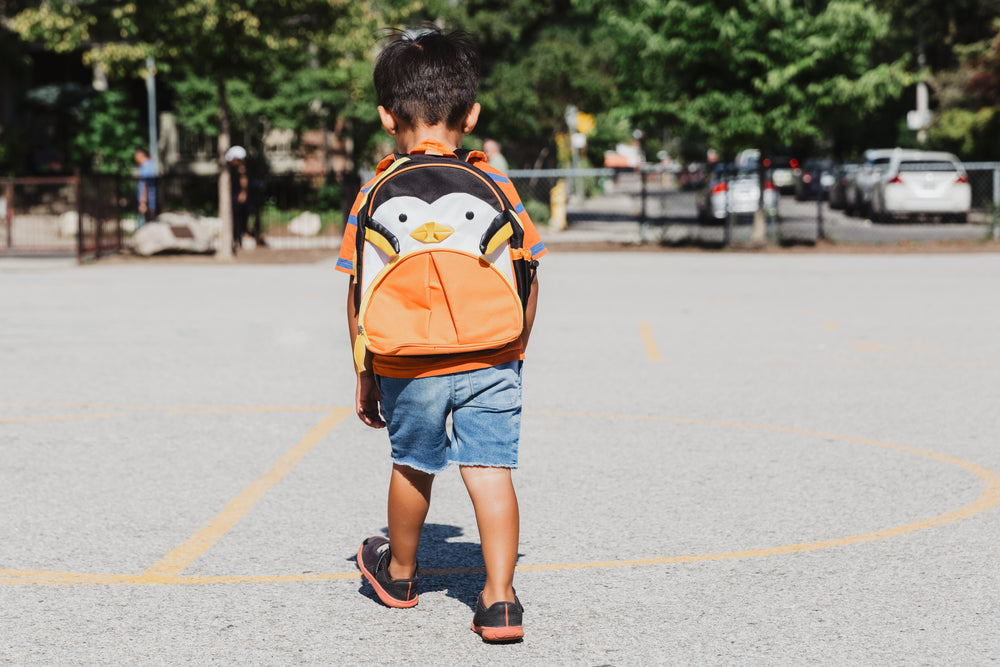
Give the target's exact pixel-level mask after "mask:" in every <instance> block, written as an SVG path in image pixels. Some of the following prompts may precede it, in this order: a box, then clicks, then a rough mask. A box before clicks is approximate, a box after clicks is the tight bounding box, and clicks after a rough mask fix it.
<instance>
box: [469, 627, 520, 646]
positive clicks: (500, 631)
mask: <svg viewBox="0 0 1000 667" xmlns="http://www.w3.org/2000/svg"><path fill="white" fill-rule="evenodd" d="M472 631H473V632H475V633H476V634H477V635H479V636H480V637H482V638H483V639H485V640H486V641H489V642H509V641H513V640H515V639H521V638H523V637H524V627H523V626H520V625H509V626H506V627H503V628H494V627H486V626H481V625H476V624H475V623H473V624H472Z"/></svg>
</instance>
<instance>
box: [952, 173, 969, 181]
mask: <svg viewBox="0 0 1000 667" xmlns="http://www.w3.org/2000/svg"><path fill="white" fill-rule="evenodd" d="M955 182H956V183H968V182H969V177H968V176H966V175H965V174H959V175H958V178H956V179H955Z"/></svg>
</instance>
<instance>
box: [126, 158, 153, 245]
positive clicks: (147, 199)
mask: <svg viewBox="0 0 1000 667" xmlns="http://www.w3.org/2000/svg"><path fill="white" fill-rule="evenodd" d="M132 157H133V159H135V163H136V164H137V165H139V185H138V187H137V188H136V198H137V199H138V200H139V227H142V226H143V225H144V224H146V221H147V220H150V219H152V218H155V217H156V165H155V164H154V163H153V160H152V159H151V158H150V157H149V151H147V150H146V149H145V148H136V149H135V152H134V153H133V154H132Z"/></svg>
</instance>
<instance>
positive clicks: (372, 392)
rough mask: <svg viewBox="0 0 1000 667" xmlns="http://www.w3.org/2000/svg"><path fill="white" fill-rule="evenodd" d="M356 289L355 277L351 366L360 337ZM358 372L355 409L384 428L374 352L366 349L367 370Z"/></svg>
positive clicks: (350, 294)
mask: <svg viewBox="0 0 1000 667" xmlns="http://www.w3.org/2000/svg"><path fill="white" fill-rule="evenodd" d="M355 294H356V290H355V289H354V278H353V277H352V278H351V280H349V281H348V283H347V327H348V330H349V332H350V336H351V352H352V355H351V359H352V361H351V366H354V361H353V358H354V355H353V352H354V343H355V341H356V340H357V338H358V306H357V304H356V303H355ZM354 372H355V373H357V378H358V382H357V388H356V389H355V391H354V411H355V412H356V413H357V414H358V417H359V418H360V419H361V421H363V422H364V423H365V424H367V425H368V426H371V427H372V428H383V427H384V426H385V422H384V421H382V415H381V414H380V413H379V409H378V404H379V398H380V396H379V391H378V385H376V384H375V372H374V371H373V370H372V353H371V352H369V351H367V350H365V370H364V371H360V372H359V371H358V369H357V367H356V366H355V368H354Z"/></svg>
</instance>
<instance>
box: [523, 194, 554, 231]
mask: <svg viewBox="0 0 1000 667" xmlns="http://www.w3.org/2000/svg"><path fill="white" fill-rule="evenodd" d="M522 203H523V204H524V210H526V211H527V212H528V217H530V218H531V221H532V222H533V223H535V224H536V225H547V224H549V221H550V220H551V218H552V212H551V211H550V210H549V207H548V205H546V204H545V203H543V202H540V201H538V200H537V199H525V200H524V201H523V202H522Z"/></svg>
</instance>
